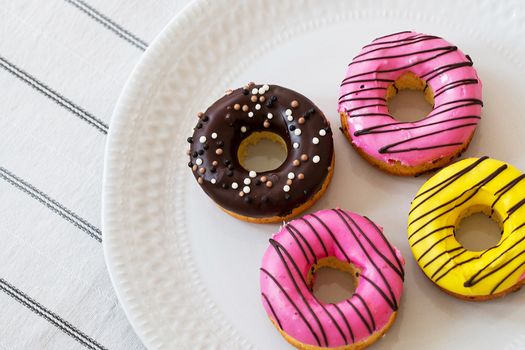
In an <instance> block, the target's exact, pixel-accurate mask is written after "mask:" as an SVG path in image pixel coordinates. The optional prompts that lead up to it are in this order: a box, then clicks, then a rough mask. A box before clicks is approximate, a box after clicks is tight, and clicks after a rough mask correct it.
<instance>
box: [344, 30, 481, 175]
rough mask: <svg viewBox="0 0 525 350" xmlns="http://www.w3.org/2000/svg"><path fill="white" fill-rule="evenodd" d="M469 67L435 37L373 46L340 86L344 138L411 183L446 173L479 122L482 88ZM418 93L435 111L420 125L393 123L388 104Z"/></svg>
mask: <svg viewBox="0 0 525 350" xmlns="http://www.w3.org/2000/svg"><path fill="white" fill-rule="evenodd" d="M472 65H473V63H472V60H471V58H470V57H469V56H468V55H465V54H464V53H463V52H461V50H459V49H458V48H457V47H456V46H453V45H452V44H450V43H449V42H447V41H445V40H443V39H441V38H439V37H437V36H433V35H426V34H421V33H415V32H410V31H405V32H400V33H395V34H391V35H387V36H383V37H380V38H377V39H375V40H374V41H373V42H372V43H371V44H369V45H366V46H365V47H363V49H362V50H361V52H360V53H359V54H358V55H357V56H355V57H354V59H353V61H352V62H351V63H350V64H349V65H348V68H347V72H346V77H345V78H344V80H343V82H342V83H341V88H340V97H339V108H338V110H339V115H340V117H341V124H342V131H343V133H344V134H345V136H346V137H347V138H348V140H349V141H350V143H351V144H352V146H353V147H354V148H355V149H356V150H357V152H358V153H359V154H360V155H361V156H362V157H363V158H364V159H365V160H367V161H368V162H369V163H371V164H372V165H374V166H376V167H378V168H380V169H382V170H384V171H386V172H388V173H391V174H395V175H403V176H414V175H417V174H420V173H423V172H426V171H429V170H431V169H435V168H441V167H443V166H445V165H447V164H448V163H450V162H451V161H452V160H453V159H454V158H455V157H457V156H459V155H460V154H461V152H463V151H464V150H465V149H466V148H467V147H468V145H469V143H470V140H471V139H472V136H473V135H474V131H475V130H476V126H477V124H478V122H479V119H480V118H481V117H480V115H481V108H482V106H483V102H482V100H481V81H480V80H479V77H478V75H477V73H476V70H475V69H474V67H473V66H472ZM403 89H411V90H420V91H423V92H424V94H425V98H426V100H427V101H428V102H429V103H430V104H431V105H432V106H433V107H432V111H431V112H430V113H429V115H428V116H426V117H425V118H423V119H420V120H417V121H414V122H403V121H398V120H396V119H395V118H394V117H393V116H392V115H391V114H390V112H389V109H388V101H389V100H390V99H391V98H392V97H394V96H395V95H396V94H397V92H398V91H399V90H403Z"/></svg>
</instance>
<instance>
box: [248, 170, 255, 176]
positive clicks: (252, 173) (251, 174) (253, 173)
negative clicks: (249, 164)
mask: <svg viewBox="0 0 525 350" xmlns="http://www.w3.org/2000/svg"><path fill="white" fill-rule="evenodd" d="M249 175H250V177H252V178H253V177H256V176H257V173H256V172H255V171H253V170H251V171H250V173H249Z"/></svg>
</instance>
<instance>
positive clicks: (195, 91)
mask: <svg viewBox="0 0 525 350" xmlns="http://www.w3.org/2000/svg"><path fill="white" fill-rule="evenodd" d="M523 23H525V6H524V5H523V4H522V3H520V2H518V1H514V2H503V1H500V2H492V1H488V0H487V1H479V0H478V1H472V2H458V1H455V0H440V1H432V2H430V1H429V2H423V1H416V0H412V1H411V0H406V1H401V0H385V1H373V2H372V1H350V0H340V1H337V0H330V1H317V0H305V1H297V0H279V1H277V0H275V1H265V0H251V1H227V0H218V1H217V0H214V1H211V0H209V1H197V2H195V3H193V4H191V5H190V6H189V7H187V8H186V9H185V10H184V11H183V12H182V13H180V14H179V15H178V16H177V17H176V18H175V19H174V20H173V21H172V22H171V23H170V24H169V25H168V27H167V28H166V29H165V30H164V31H163V32H162V33H161V34H160V36H159V37H158V38H157V40H155V42H154V43H153V44H152V45H151V47H150V48H148V50H147V52H146V54H145V55H144V57H143V59H142V61H141V62H140V64H139V65H138V66H137V68H136V69H135V71H134V73H133V74H132V76H131V77H130V79H129V81H128V83H127V85H126V88H125V89H124V92H123V93H122V96H121V98H120V101H119V103H118V106H117V108H116V110H115V114H114V116H113V120H112V124H111V128H110V134H109V139H108V145H107V152H106V167H105V174H104V175H105V181H104V206H103V208H104V209H103V216H104V249H105V254H106V259H107V264H108V268H109V271H110V274H111V277H112V280H113V282H114V285H115V289H116V291H117V293H118V295H119V298H120V301H121V303H122V305H123V307H124V309H125V311H126V313H127V315H128V317H129V319H130V321H131V323H132V325H133V326H134V328H135V330H136V331H137V333H138V334H139V335H140V337H141V339H142V340H143V341H144V343H145V344H146V345H147V346H148V347H149V348H151V349H154V348H155V349H161V348H163V349H175V348H178V349H190V348H191V349H248V348H260V349H290V346H289V345H288V344H287V343H286V342H285V341H284V340H283V339H282V338H281V336H280V335H279V334H278V332H277V331H276V330H275V329H274V328H273V326H272V325H271V324H270V322H269V321H268V319H267V317H266V314H265V312H264V310H263V308H262V306H261V302H260V296H259V284H258V276H259V271H258V268H259V266H260V261H261V257H262V254H263V252H264V250H265V249H266V246H267V240H268V238H269V237H270V235H271V233H272V232H274V231H276V230H277V229H278V226H276V225H263V226H261V225H253V224H248V223H244V222H240V221H237V220H235V219H233V218H231V217H229V216H228V215H226V214H224V213H223V212H222V211H220V210H219V209H218V208H217V207H216V206H215V205H214V204H213V203H212V202H211V201H210V200H209V199H208V197H206V195H205V194H204V193H203V192H202V191H201V189H200V188H199V186H198V185H197V184H196V182H195V180H194V178H193V176H192V175H191V172H190V171H189V170H188V167H187V165H186V164H187V160H186V155H185V150H186V147H187V144H186V141H185V140H186V137H187V136H189V135H190V134H191V130H192V127H193V126H194V124H195V121H196V119H195V114H196V112H198V111H201V110H204V109H205V108H206V107H207V105H208V104H209V103H211V102H212V101H213V100H215V99H217V98H218V97H220V96H221V95H222V93H223V92H224V90H225V89H226V88H229V87H238V86H241V85H243V84H245V83H246V82H248V81H252V80H253V81H256V82H264V83H275V84H280V85H284V86H287V87H290V88H292V89H295V90H297V91H299V92H301V93H303V94H304V95H306V96H308V97H309V98H311V99H312V100H313V101H315V103H316V104H317V105H318V106H319V107H320V108H321V109H322V110H324V111H325V113H326V115H327V116H329V118H330V120H331V122H332V125H333V129H334V130H337V127H338V118H337V113H336V107H337V98H338V89H339V83H340V81H341V79H342V78H343V74H344V72H345V68H346V64H347V63H348V62H349V61H350V59H351V57H353V56H354V55H355V54H356V53H357V52H358V50H359V48H360V47H361V46H363V45H365V44H367V43H369V42H370V41H371V40H372V39H373V38H375V37H378V36H380V35H384V34H389V33H393V32H396V31H400V30H406V29H411V30H416V31H420V32H425V33H430V34H435V35H439V36H442V37H444V38H446V39H447V40H449V41H451V42H452V43H454V44H456V45H458V46H459V47H460V48H461V49H462V50H463V51H464V52H466V53H468V54H469V55H470V56H471V57H472V58H473V60H474V63H475V67H476V68H477V70H478V73H479V75H480V77H481V79H482V80H483V83H484V101H485V108H484V110H483V120H482V122H481V124H480V126H479V128H478V131H477V133H476V135H475V138H474V140H473V143H472V144H471V146H470V148H469V150H468V152H467V154H466V155H465V156H481V155H485V154H487V155H490V156H492V157H494V158H499V159H502V160H505V161H508V162H510V163H512V164H514V165H515V166H517V167H519V168H521V169H525V157H523V153H522V150H523V135H524V134H525V133H524V132H525V122H524V121H523V117H524V115H525V113H524V112H525V108H524V106H523V95H522V94H523V92H522V91H523V87H522V86H523V79H524V78H525V67H524V65H523V62H524V60H523V57H525V40H523V38H524V34H525V26H524V25H523ZM335 146H336V154H337V161H336V166H335V175H334V178H333V182H332V184H331V186H330V187H329V189H328V191H327V193H326V194H325V196H324V197H323V198H322V199H321V200H320V201H319V202H318V203H317V204H316V205H315V206H314V207H313V208H312V210H319V209H321V208H328V207H335V206H340V207H342V208H346V209H349V210H352V211H355V212H357V213H360V214H365V215H367V216H369V217H371V218H373V219H374V220H375V221H376V222H377V223H378V224H380V225H382V226H383V227H384V228H385V232H386V235H387V236H388V237H389V238H390V239H391V241H392V242H393V243H394V244H395V245H396V246H397V247H398V248H400V249H401V251H402V252H403V254H404V256H405V257H406V260H407V266H406V270H407V279H406V283H405V293H404V296H403V300H402V306H401V309H400V312H399V317H398V319H397V321H396V322H395V324H394V326H393V327H392V329H391V330H390V331H389V332H388V333H387V335H386V337H385V338H384V339H382V340H380V341H379V342H378V343H376V344H375V345H374V349H377V350H379V349H447V348H450V349H459V348H469V349H507V350H511V349H512V350H513V349H523V348H525V331H524V330H523V324H525V291H521V292H517V293H514V294H512V295H509V296H507V297H505V298H503V299H499V300H495V301H492V302H488V303H469V302H464V301H460V300H457V299H454V298H452V297H450V296H448V295H446V294H444V293H442V292H441V291H439V290H438V289H437V288H436V287H435V286H433V285H432V283H430V282H429V281H428V280H427V279H426V278H425V277H424V275H423V273H422V272H421V271H420V270H419V268H418V267H417V265H416V264H415V262H414V260H413V258H412V255H411V252H410V249H409V247H408V243H407V238H406V236H407V234H406V221H407V214H408V208H409V205H410V200H411V199H412V197H413V196H414V194H415V193H416V191H417V189H418V188H419V186H421V184H422V183H423V182H424V181H425V177H420V178H398V177H392V176H389V175H386V174H384V173H381V172H379V171H377V170H376V169H374V168H372V167H371V166H370V165H368V164H367V163H366V162H364V161H363V160H362V159H361V158H360V157H359V156H358V155H357V154H356V153H355V152H354V151H353V150H352V149H351V147H350V146H349V144H348V142H347V141H346V140H345V139H344V138H343V136H342V135H341V134H339V133H335Z"/></svg>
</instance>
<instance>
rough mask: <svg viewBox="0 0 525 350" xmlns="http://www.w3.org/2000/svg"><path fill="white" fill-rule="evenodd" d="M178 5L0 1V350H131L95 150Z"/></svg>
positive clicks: (166, 1)
mask: <svg viewBox="0 0 525 350" xmlns="http://www.w3.org/2000/svg"><path fill="white" fill-rule="evenodd" d="M186 2H187V0H156V1H144V0H127V1H126V0H111V1H110V0H86V1H82V0H65V1H64V0H3V1H2V6H0V14H1V18H2V20H1V21H0V38H1V40H0V67H1V68H2V69H0V87H1V90H0V91H1V93H2V94H1V95H2V97H1V98H0V247H1V248H0V349H42V348H45V349H77V348H78V349H81V348H89V349H106V348H107V349H140V348H143V345H142V344H141V342H140V340H139V339H138V338H137V336H136V335H135V334H134V332H133V330H132V328H131V327H130V325H129V323H128V321H127V320H126V317H125V315H124V313H123V311H122V309H121V308H120V306H119V303H118V300H117V298H116V296H115V293H114V291H113V288H112V285H111V281H110V279H109V276H108V273H107V271H106V266H105V263H104V257H103V253H102V245H101V241H102V240H103V233H102V232H101V215H100V213H101V188H102V168H103V157H104V146H105V142H106V138H107V131H108V128H109V127H110V124H111V113H112V110H113V107H114V105H115V103H116V101H117V98H118V96H119V94H120V91H121V90H122V87H123V85H124V83H125V81H126V79H127V77H128V76H129V74H130V73H131V71H132V69H133V67H134V65H135V64H136V63H137V61H138V60H139V59H140V57H141V55H142V54H143V52H144V50H145V49H146V48H147V46H148V43H149V42H151V41H152V40H153V39H154V37H155V36H156V35H157V34H158V33H159V31H160V30H161V29H162V28H163V27H164V26H165V25H166V24H167V23H168V21H169V20H170V19H171V18H172V17H173V16H174V15H175V14H176V13H177V11H179V10H180V9H181V8H182V6H183V5H184V4H185V3H186Z"/></svg>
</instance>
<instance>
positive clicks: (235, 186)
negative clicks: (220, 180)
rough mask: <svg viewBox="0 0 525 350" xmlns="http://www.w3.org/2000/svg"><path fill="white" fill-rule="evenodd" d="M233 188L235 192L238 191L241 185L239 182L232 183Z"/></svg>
mask: <svg viewBox="0 0 525 350" xmlns="http://www.w3.org/2000/svg"><path fill="white" fill-rule="evenodd" d="M232 188H233V189H234V190H236V189H238V188H239V184H238V183H237V182H232Z"/></svg>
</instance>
